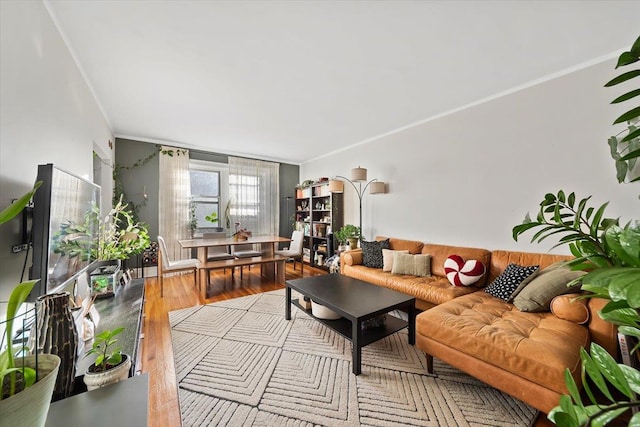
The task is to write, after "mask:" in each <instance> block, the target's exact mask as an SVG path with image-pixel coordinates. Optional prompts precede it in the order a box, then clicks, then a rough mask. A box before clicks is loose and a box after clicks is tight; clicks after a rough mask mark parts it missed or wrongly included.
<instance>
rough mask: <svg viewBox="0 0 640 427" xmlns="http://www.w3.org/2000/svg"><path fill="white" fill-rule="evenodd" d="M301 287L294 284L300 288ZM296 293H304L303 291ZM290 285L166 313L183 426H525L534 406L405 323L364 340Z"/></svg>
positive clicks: (528, 421) (530, 420)
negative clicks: (414, 340)
mask: <svg viewBox="0 0 640 427" xmlns="http://www.w3.org/2000/svg"><path fill="white" fill-rule="evenodd" d="M294 295H295V291H294ZM296 297H297V296H296ZM284 304H285V291H284V289H281V290H277V291H272V292H266V293H262V294H256V295H250V296H246V297H242V298H236V299H231V300H225V301H221V302H217V303H213V304H208V305H204V306H198V307H191V308H187V309H184V310H177V311H172V312H170V313H169V322H170V324H171V338H172V343H173V354H174V359H175V365H176V371H177V372H176V376H177V380H178V384H179V399H180V411H181V416H182V423H183V426H185V427H187V426H301V427H302V426H317V425H321V426H339V427H342V426H527V425H530V424H531V422H532V421H533V419H534V418H535V416H536V411H535V410H534V409H533V408H531V407H529V406H527V405H526V404H524V403H522V402H520V401H518V400H516V399H514V398H512V397H510V396H508V395H506V394H504V393H502V392H500V391H498V390H496V389H494V388H492V387H489V386H487V385H486V384H484V383H482V382H480V381H478V380H476V379H474V378H472V377H470V376H468V375H466V374H464V373H462V372H460V371H458V370H457V369H455V368H452V367H449V366H448V365H445V364H444V363H441V362H439V361H437V360H435V361H434V362H435V372H436V373H437V374H436V375H435V376H434V375H428V374H426V362H425V358H424V354H423V353H422V352H421V351H420V350H418V349H417V348H414V346H411V345H409V344H408V342H407V332H406V329H404V330H403V331H400V332H398V333H396V334H393V335H391V336H389V337H387V338H385V339H383V340H380V341H378V342H375V343H373V344H370V345H368V346H366V347H364V348H363V349H362V374H360V375H358V376H356V375H353V373H352V372H351V343H350V342H349V341H348V340H346V339H344V338H343V337H342V336H340V335H338V334H337V333H335V332H333V331H332V330H330V329H328V328H327V327H325V326H324V325H322V324H321V323H319V322H317V321H315V320H313V319H312V318H311V317H309V316H308V315H307V314H305V313H302V312H301V311H300V310H299V309H298V308H296V307H292V308H291V320H289V321H287V320H285V318H284Z"/></svg>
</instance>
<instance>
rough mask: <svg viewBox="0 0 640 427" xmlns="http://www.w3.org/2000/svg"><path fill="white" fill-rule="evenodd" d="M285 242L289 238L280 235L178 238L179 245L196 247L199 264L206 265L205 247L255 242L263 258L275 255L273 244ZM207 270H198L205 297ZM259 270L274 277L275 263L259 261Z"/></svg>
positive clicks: (266, 275) (267, 276)
mask: <svg viewBox="0 0 640 427" xmlns="http://www.w3.org/2000/svg"><path fill="white" fill-rule="evenodd" d="M286 242H291V239H290V238H288V237H280V236H255V237H249V238H248V239H247V240H235V239H234V238H233V237H225V238H223V239H205V238H195V239H184V240H178V243H179V244H180V247H182V248H183V249H194V248H195V249H197V253H198V255H197V257H198V261H199V262H200V265H201V266H205V265H207V248H209V247H213V246H236V245H248V244H256V245H260V252H262V257H263V258H272V257H274V255H275V250H276V249H275V246H276V245H277V244H278V243H286ZM207 271H208V270H207V269H206V268H200V269H199V271H198V274H199V275H200V277H199V281H200V292H201V294H202V295H203V297H204V298H206V292H207V276H206V275H207V274H208V273H207ZM260 271H261V274H262V275H263V276H264V277H266V278H268V279H274V278H275V274H276V272H275V263H266V264H265V263H261V264H260Z"/></svg>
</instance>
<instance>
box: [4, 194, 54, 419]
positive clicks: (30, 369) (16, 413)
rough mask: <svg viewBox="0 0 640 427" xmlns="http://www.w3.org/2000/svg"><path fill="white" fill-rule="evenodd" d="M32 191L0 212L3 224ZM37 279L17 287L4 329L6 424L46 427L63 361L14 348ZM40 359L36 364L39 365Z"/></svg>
mask: <svg viewBox="0 0 640 427" xmlns="http://www.w3.org/2000/svg"><path fill="white" fill-rule="evenodd" d="M40 184H41V183H39V182H38V183H36V185H35V186H34V188H33V190H32V191H30V192H29V193H27V194H25V195H24V196H23V197H21V198H20V199H19V200H17V201H15V202H14V203H12V204H11V205H10V206H9V207H8V208H6V209H4V210H3V211H2V212H0V224H3V223H5V222H7V221H9V220H10V219H12V218H13V217H15V216H16V215H18V214H19V213H20V212H21V211H22V209H24V207H25V206H26V204H27V203H29V200H31V197H32V196H33V193H34V192H35V191H36V190H37V189H38V187H39V186H40ZM37 282H38V280H31V281H28V282H23V283H20V284H18V285H17V286H16V287H15V288H14V289H13V291H12V292H11V296H10V297H9V302H8V305H7V314H6V320H5V321H4V322H2V323H4V326H5V327H6V330H5V342H6V345H7V347H6V349H5V350H4V351H2V352H0V420H2V422H3V425H4V423H6V425H29V426H43V425H44V423H45V421H46V418H47V412H48V411H49V403H50V402H51V397H52V395H53V389H54V387H55V384H56V377H57V375H58V367H59V366H60V358H59V357H58V356H56V355H53V354H40V355H38V356H37V359H36V356H18V357H17V359H16V356H15V354H16V353H19V352H20V350H22V349H21V348H20V346H14V345H13V340H12V338H13V324H14V319H16V318H19V317H20V315H17V313H18V312H19V311H20V307H21V306H22V304H23V303H24V302H25V301H26V299H27V297H28V296H29V293H30V292H31V290H32V289H33V287H34V285H35V284H36V283H37ZM36 360H37V362H36Z"/></svg>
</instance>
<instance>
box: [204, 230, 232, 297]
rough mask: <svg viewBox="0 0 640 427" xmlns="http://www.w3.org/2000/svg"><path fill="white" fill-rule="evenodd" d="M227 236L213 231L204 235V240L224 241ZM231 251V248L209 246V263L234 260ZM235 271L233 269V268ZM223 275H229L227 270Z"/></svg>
mask: <svg viewBox="0 0 640 427" xmlns="http://www.w3.org/2000/svg"><path fill="white" fill-rule="evenodd" d="M226 237H227V235H226V233H225V232H224V231H212V232H210V233H203V234H202V238H203V239H224V238H226ZM234 258H235V257H234V256H233V255H231V252H230V251H229V246H209V247H208V248H207V261H225V260H227V259H234ZM232 271H233V268H232ZM210 272H211V271H210V270H209V271H207V286H208V285H209V284H210V278H209V276H210ZM222 272H223V274H226V273H227V269H226V268H225V269H223V270H222Z"/></svg>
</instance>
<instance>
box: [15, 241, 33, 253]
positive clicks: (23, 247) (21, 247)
mask: <svg viewBox="0 0 640 427" xmlns="http://www.w3.org/2000/svg"><path fill="white" fill-rule="evenodd" d="M28 248H29V244H28V243H25V244H24V245H13V246H11V252H13V253H14V254H17V253H20V252H22V251H26V250H27V249H28Z"/></svg>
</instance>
